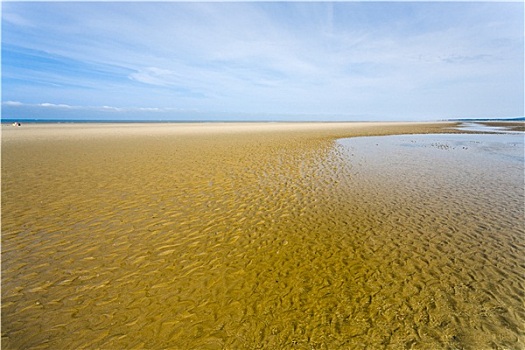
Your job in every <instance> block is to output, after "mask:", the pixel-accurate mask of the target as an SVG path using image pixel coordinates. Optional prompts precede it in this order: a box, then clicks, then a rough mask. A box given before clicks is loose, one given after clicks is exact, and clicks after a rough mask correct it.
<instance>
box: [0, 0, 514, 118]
mask: <svg viewBox="0 0 525 350" xmlns="http://www.w3.org/2000/svg"><path fill="white" fill-rule="evenodd" d="M523 10H524V5H523V3H522V2H510V3H501V2H463V3H459V2H334V3H331V2H261V3H258V2H208V3H200V2H156V3H152V2H126V3H124V2H3V3H2V117H3V118H52V119H55V118H57V119H93V118H94V119H100V118H105V119H151V120H159V119H178V120H294V121H295V120H330V121H339V120H350V121H352V120H438V119H447V118H485V117H499V118H505V117H518V116H523V114H524V111H523V110H524V68H523V60H524V30H523V28H524V19H523V16H524V15H523Z"/></svg>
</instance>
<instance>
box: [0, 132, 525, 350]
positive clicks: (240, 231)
mask: <svg viewBox="0 0 525 350" xmlns="http://www.w3.org/2000/svg"><path fill="white" fill-rule="evenodd" d="M450 126H451V125H450V124H424V123H421V124H400V123H391V124H388V123H383V124H377V123H355V124H353V123H351V124H344V123H327V124H321V123H297V124H294V123H290V124H284V123H283V124H282V123H261V124H258V123H253V124H252V123H250V124H229V123H228V124H166V125H163V124H130V125H88V124H86V125H76V124H75V125H23V126H22V127H21V128H10V127H5V128H4V129H3V134H2V349H29V348H30V349H42V348H43V349H80V348H87V349H98V348H101V349H143V348H146V349H166V348H171V349H255V348H266V349H294V348H298V349H334V348H337V349H339V348H347V349H352V348H355V349H363V348H371V349H372V348H373V349H381V348H389V349H404V348H407V349H411V348H414V349H437V348H450V349H454V348H472V349H484V348H510V349H518V348H523V347H525V343H524V333H523V332H524V330H523V321H524V320H525V315H524V309H523V304H522V301H521V300H522V298H523V288H524V280H523V273H524V266H523V260H520V259H521V258H520V256H519V254H520V252H523V247H524V242H523V238H522V236H521V235H522V234H523V226H522V224H521V219H522V217H523V210H522V209H519V208H518V209H516V208H515V205H514V206H513V207H509V208H508V210H509V216H508V217H506V218H505V220H503V222H492V221H491V222H489V223H487V222H486V220H485V221H482V222H480V220H479V218H478V217H477V216H476V217H474V218H472V215H474V214H476V208H475V206H474V205H473V203H471V202H469V201H468V200H461V199H460V198H458V196H454V195H453V193H449V192H446V194H447V196H448V197H445V198H441V197H440V195H441V194H440V192H439V191H437V190H434V191H429V186H427V187H424V186H423V187H421V188H420V192H419V193H420V194H421V196H418V195H417V193H414V192H413V191H412V192H410V193H409V194H407V195H406V196H404V191H402V190H399V189H402V188H403V187H402V186H401V187H399V189H397V190H396V186H395V184H393V183H385V182H384V181H373V179H371V178H370V177H369V176H368V177H367V176H364V177H363V176H362V177H359V176H354V175H352V168H351V166H349V163H348V162H347V158H346V157H347V154H345V151H344V150H342V149H341V147H338V146H337V145H336V144H335V142H334V140H335V139H337V138H342V137H349V136H357V135H385V134H394V133H419V132H443V131H447V132H448V131H450V130H449V129H446V128H445V127H450ZM372 177H373V175H372ZM378 179H381V178H380V177H379V178H378ZM407 181H409V179H407ZM402 185H403V186H405V185H406V184H402ZM471 190H472V191H477V190H478V189H476V188H475V184H474V188H473V189H471ZM421 198H424V199H425V200H427V201H428V202H429V203H434V204H435V205H434V204H433V205H430V206H421V205H418V203H419V202H418V201H420V200H421ZM440 198H441V202H443V201H448V200H450V202H451V203H449V204H450V205H448V206H443V205H439V203H440ZM521 198H522V197H521ZM451 208H452V209H451ZM458 208H460V209H458ZM520 210H521V212H520ZM489 211H490V210H489V209H484V212H489ZM482 232H483V233H484V235H486V234H487V232H488V234H490V235H493V236H492V238H491V239H490V241H489V242H488V243H486V242H485V241H484V240H483V237H485V236H483V235H482V234H481V233H482ZM482 236H483V237H482Z"/></svg>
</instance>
